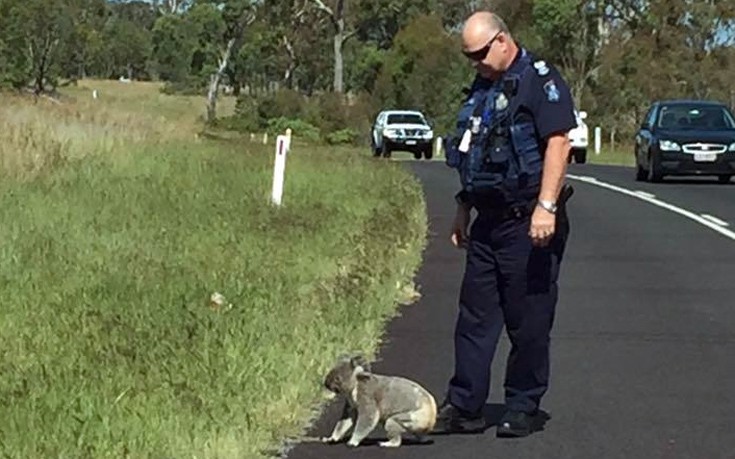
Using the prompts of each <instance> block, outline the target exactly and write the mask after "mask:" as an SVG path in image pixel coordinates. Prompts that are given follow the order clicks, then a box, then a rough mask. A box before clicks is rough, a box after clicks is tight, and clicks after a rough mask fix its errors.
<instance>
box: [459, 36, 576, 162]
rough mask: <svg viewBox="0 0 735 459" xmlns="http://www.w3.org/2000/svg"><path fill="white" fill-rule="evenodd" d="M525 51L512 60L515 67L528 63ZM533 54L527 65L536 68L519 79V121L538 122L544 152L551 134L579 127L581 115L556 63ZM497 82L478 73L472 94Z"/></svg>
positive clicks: (537, 128) (537, 131) (537, 130)
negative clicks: (576, 114) (553, 63)
mask: <svg viewBox="0 0 735 459" xmlns="http://www.w3.org/2000/svg"><path fill="white" fill-rule="evenodd" d="M524 53H528V52H527V51H526V50H525V49H523V48H519V51H518V54H517V55H516V58H515V59H514V60H513V62H512V63H511V68H514V67H515V66H518V65H524V63H523V61H521V57H522V56H523V55H524ZM530 57H531V59H530V60H529V61H527V62H528V64H526V65H530V66H532V67H533V68H531V69H530V70H529V71H528V72H527V73H526V74H525V77H524V78H522V79H521V81H519V83H518V91H517V93H516V96H515V97H516V98H520V101H519V102H520V111H519V113H518V121H519V122H522V121H532V122H533V123H534V126H536V133H537V135H538V139H539V145H540V147H541V149H542V150H541V154H542V155H543V154H544V153H545V149H546V140H547V139H548V137H549V136H550V135H551V134H554V133H557V132H564V133H565V132H568V131H569V130H571V129H574V128H575V127H577V118H576V116H575V115H574V101H573V100H572V94H571V91H570V90H569V86H568V85H567V83H566V81H564V79H563V78H562V76H561V74H560V73H559V71H558V70H557V69H556V68H555V67H554V66H553V65H550V64H548V63H547V62H545V61H543V60H540V59H537V58H535V57H534V56H533V55H532V54H530ZM501 80H502V77H501ZM494 84H495V82H494V81H492V80H489V79H487V78H484V77H482V76H480V75H477V76H476V77H475V81H473V83H472V87H471V88H470V91H469V97H472V95H473V94H474V93H475V92H476V91H483V90H486V89H489V88H490V87H492V86H493V85H494ZM469 97H468V98H469Z"/></svg>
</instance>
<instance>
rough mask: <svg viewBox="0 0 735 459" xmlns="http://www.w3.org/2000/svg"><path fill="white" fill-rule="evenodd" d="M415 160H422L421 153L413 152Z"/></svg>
mask: <svg viewBox="0 0 735 459" xmlns="http://www.w3.org/2000/svg"><path fill="white" fill-rule="evenodd" d="M413 159H421V152H420V151H414V152H413Z"/></svg>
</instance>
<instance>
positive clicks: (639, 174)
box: [635, 164, 648, 182]
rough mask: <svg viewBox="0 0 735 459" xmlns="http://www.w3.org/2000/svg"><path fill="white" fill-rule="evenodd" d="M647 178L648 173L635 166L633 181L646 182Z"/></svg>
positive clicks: (638, 165) (639, 166)
mask: <svg viewBox="0 0 735 459" xmlns="http://www.w3.org/2000/svg"><path fill="white" fill-rule="evenodd" d="M647 176H648V171H647V170H645V169H643V167H641V165H640V164H636V165H635V179H636V180H637V181H639V182H642V181H644V180H646V177H647Z"/></svg>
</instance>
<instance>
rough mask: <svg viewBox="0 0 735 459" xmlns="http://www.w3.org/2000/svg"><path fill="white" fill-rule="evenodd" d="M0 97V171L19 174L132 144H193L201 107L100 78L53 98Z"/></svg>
mask: <svg viewBox="0 0 735 459" xmlns="http://www.w3.org/2000/svg"><path fill="white" fill-rule="evenodd" d="M94 90H96V91H97V95H98V97H97V99H94V98H93V97H92V92H93V91H94ZM0 101H1V102H2V103H0V169H1V171H2V175H5V176H8V175H9V176H12V177H16V178H21V179H22V178H30V177H33V176H36V175H37V174H38V173H39V172H41V171H44V170H48V169H49V168H50V167H53V166H55V165H58V164H60V163H64V162H66V161H68V160H69V159H76V158H80V157H85V156H88V155H93V154H94V155H99V154H109V153H113V152H118V153H123V152H125V151H127V150H129V148H130V147H131V146H133V145H143V144H145V145H156V144H162V143H165V142H169V141H182V140H183V141H189V140H190V141H197V139H198V133H199V132H200V131H201V128H202V126H203V117H202V114H203V113H204V110H205V98H204V97H196V96H171V95H166V94H163V93H161V92H160V85H159V84H157V83H142V82H137V83H133V84H124V83H120V82H117V81H99V80H84V81H81V82H80V83H79V85H78V86H76V87H69V88H64V89H63V90H62V97H61V99H60V102H56V101H53V100H49V99H44V98H38V99H36V98H33V97H29V96H18V95H11V94H0ZM234 104H235V102H234V99H233V98H231V97H223V98H221V99H220V102H219V113H220V114H221V115H223V116H224V115H229V114H231V113H232V111H233V110H234Z"/></svg>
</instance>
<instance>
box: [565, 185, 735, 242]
mask: <svg viewBox="0 0 735 459" xmlns="http://www.w3.org/2000/svg"><path fill="white" fill-rule="evenodd" d="M567 177H569V178H570V179H573V180H578V181H580V182H585V183H589V184H591V185H596V186H599V187H601V188H606V189H608V190H611V191H615V192H618V193H621V194H624V195H627V196H632V197H634V198H637V199H640V200H641V201H646V202H647V203H649V204H653V205H654V206H657V207H660V208H662V209H666V210H669V211H671V212H674V213H676V214H679V215H681V216H684V217H686V218H688V219H690V220H693V221H695V222H697V223H699V224H701V225H704V226H706V227H707V228H709V229H711V230H713V231H715V232H717V233H720V234H721V235H723V236H725V237H726V238H728V239H731V240H733V241H735V232H733V231H731V230H729V229H727V228H724V227H723V226H724V225H721V224H718V223H715V222H714V221H713V220H710V218H708V217H711V216H706V217H705V216H701V215H697V214H695V213H694V212H691V211H688V210H686V209H682V208H681V207H677V206H675V205H673V204H669V203H667V202H664V201H661V200H660V199H657V198H655V197H651V196H646V195H645V194H642V193H640V192H637V191H631V190H629V189H627V188H623V187H619V186H617V185H612V184H610V183H605V182H601V181H600V180H598V179H596V178H595V177H588V176H584V175H572V174H567ZM717 220H719V219H717ZM719 221H720V222H722V220H719ZM722 223H725V222H722Z"/></svg>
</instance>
